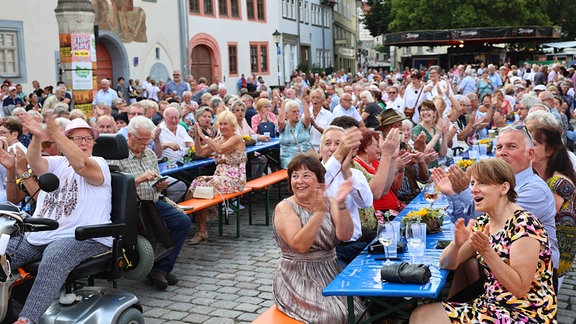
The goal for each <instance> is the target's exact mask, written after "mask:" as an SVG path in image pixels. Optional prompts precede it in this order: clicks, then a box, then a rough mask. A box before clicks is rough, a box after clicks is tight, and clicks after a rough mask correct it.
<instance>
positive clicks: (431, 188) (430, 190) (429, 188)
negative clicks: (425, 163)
mask: <svg viewBox="0 0 576 324" xmlns="http://www.w3.org/2000/svg"><path fill="white" fill-rule="evenodd" d="M424 198H425V199H426V201H428V202H429V203H430V208H432V204H434V201H435V200H436V198H438V190H437V189H436V186H435V185H434V183H429V184H427V185H426V187H424Z"/></svg>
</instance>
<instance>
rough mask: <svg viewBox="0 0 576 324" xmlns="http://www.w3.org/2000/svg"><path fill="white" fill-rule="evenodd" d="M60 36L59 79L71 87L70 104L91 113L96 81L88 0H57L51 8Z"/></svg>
mask: <svg viewBox="0 0 576 324" xmlns="http://www.w3.org/2000/svg"><path fill="white" fill-rule="evenodd" d="M54 12H55V13H56V20H57V21H58V32H59V38H60V70H61V72H62V81H63V82H64V83H66V87H67V88H68V90H72V102H73V104H74V108H79V109H81V110H83V111H84V112H85V113H86V114H87V115H89V116H91V115H92V98H93V94H94V90H95V89H97V83H96V80H95V78H96V43H95V38H94V16H95V14H94V10H93V8H92V3H91V2H90V0H58V5H57V7H56V9H55V10H54Z"/></svg>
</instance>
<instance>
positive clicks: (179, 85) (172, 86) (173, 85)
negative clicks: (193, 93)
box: [164, 70, 190, 100]
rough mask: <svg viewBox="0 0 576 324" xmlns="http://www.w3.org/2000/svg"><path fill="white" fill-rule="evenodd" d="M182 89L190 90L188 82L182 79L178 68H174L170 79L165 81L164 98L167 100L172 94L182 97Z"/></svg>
mask: <svg viewBox="0 0 576 324" xmlns="http://www.w3.org/2000/svg"><path fill="white" fill-rule="evenodd" d="M184 91H190V84H189V83H188V82H184V81H182V75H181V74H180V71H179V70H174V72H172V81H170V82H168V83H166V91H165V93H164V100H168V99H170V98H173V97H174V96H178V97H180V98H182V94H183V93H184Z"/></svg>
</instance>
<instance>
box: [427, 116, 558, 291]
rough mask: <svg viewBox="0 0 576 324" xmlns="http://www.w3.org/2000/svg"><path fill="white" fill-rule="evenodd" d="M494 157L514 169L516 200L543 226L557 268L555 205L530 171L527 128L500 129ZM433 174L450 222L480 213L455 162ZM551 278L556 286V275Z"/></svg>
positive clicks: (532, 153)
mask: <svg viewBox="0 0 576 324" xmlns="http://www.w3.org/2000/svg"><path fill="white" fill-rule="evenodd" d="M496 157H498V158H501V159H503V160H504V161H506V162H508V164H510V166H511V167H512V169H514V172H515V173H516V187H515V188H514V189H515V190H516V193H517V194H518V199H517V201H516V203H517V204H518V205H520V206H522V208H524V209H526V210H527V211H529V212H530V213H532V214H534V216H536V217H537V218H538V220H539V221H540V223H542V225H543V226H544V228H545V229H546V232H547V233H548V238H549V241H550V248H551V250H552V263H553V267H554V270H556V269H557V268H558V263H559V261H560V253H559V250H558V240H557V239H556V223H555V220H554V217H555V215H556V205H555V201H554V196H552V192H551V191H550V189H549V188H548V186H547V185H546V183H545V182H544V180H542V179H541V178H540V177H539V176H538V175H537V174H535V173H534V171H532V160H533V159H534V144H533V143H532V138H531V137H530V135H529V133H528V130H527V129H526V128H525V127H524V126H521V127H520V128H513V127H506V128H504V129H502V130H500V132H499V134H498V142H497V144H496ZM434 178H435V179H436V181H438V185H439V187H440V190H441V191H442V192H443V193H445V194H446V196H447V197H448V204H449V206H448V209H447V212H448V215H449V216H450V219H451V220H452V222H455V221H456V220H457V219H458V218H464V220H465V221H466V222H468V221H469V220H470V219H472V218H476V216H478V215H479V213H478V212H476V210H475V208H474V202H473V198H472V193H471V192H470V188H469V178H468V177H467V176H466V175H465V174H464V172H463V171H462V170H460V168H459V167H458V166H456V165H453V166H451V167H450V172H449V173H448V177H446V176H445V175H443V171H440V170H438V169H435V170H434ZM439 179H440V180H439ZM445 179H448V180H449V181H448V182H449V183H450V184H451V189H450V188H448V190H446V189H447V188H446V186H445V185H442V184H441V183H442V182H443V181H446V180H445ZM444 184H446V183H444ZM554 273H556V271H555V272H554ZM554 281H555V286H556V285H557V278H555V280H554Z"/></svg>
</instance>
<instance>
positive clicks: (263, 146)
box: [158, 138, 280, 180]
mask: <svg viewBox="0 0 576 324" xmlns="http://www.w3.org/2000/svg"><path fill="white" fill-rule="evenodd" d="M279 148H280V140H279V139H278V138H272V139H270V141H269V142H258V143H257V144H256V145H252V146H247V147H246V154H248V155H250V154H252V153H254V152H265V151H269V150H272V149H279ZM175 163H176V162H163V163H159V164H158V167H159V168H160V174H161V175H171V176H174V177H175V178H178V177H176V176H175V175H177V174H178V173H181V172H182V171H189V170H196V169H200V168H201V167H205V166H209V165H212V164H214V163H215V160H214V159H213V158H211V157H208V158H203V159H197V160H194V161H191V162H186V163H183V164H182V165H177V166H174V167H171V166H172V165H174V164H175ZM179 180H181V179H179Z"/></svg>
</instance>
